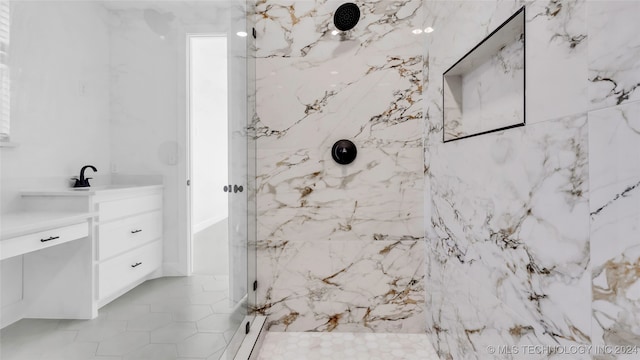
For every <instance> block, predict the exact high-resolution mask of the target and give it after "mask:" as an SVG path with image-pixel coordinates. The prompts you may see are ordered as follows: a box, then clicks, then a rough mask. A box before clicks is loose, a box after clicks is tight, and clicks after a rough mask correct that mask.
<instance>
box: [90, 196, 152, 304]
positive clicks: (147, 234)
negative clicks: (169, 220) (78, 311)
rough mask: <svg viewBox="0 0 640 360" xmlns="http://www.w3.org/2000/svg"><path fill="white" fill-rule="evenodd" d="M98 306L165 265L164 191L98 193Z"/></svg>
mask: <svg viewBox="0 0 640 360" xmlns="http://www.w3.org/2000/svg"><path fill="white" fill-rule="evenodd" d="M93 205H94V206H95V210H96V212H97V213H98V217H97V221H96V222H95V237H96V242H95V244H96V252H95V262H96V266H97V284H98V286H97V297H98V307H100V306H102V305H104V304H106V303H108V302H109V301H111V300H113V299H114V298H116V297H118V296H120V295H122V294H123V293H124V292H126V291H128V290H130V289H131V288H133V287H134V286H137V285H138V284H139V283H141V282H142V281H144V280H146V279H147V276H148V275H150V274H152V273H154V272H155V271H157V270H159V269H160V267H161V265H162V191H161V189H160V188H155V189H154V188H151V189H149V188H146V189H138V191H126V192H122V191H120V192H104V193H98V194H96V196H95V197H94V199H93Z"/></svg>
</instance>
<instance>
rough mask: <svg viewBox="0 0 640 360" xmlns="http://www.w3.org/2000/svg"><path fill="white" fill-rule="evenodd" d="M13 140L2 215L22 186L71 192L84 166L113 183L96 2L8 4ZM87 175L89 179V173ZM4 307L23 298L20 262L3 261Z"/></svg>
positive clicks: (102, 16) (6, 157) (5, 159)
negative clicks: (70, 185) (71, 180)
mask: <svg viewBox="0 0 640 360" xmlns="http://www.w3.org/2000/svg"><path fill="white" fill-rule="evenodd" d="M11 9H12V10H11V17H12V19H11V20H12V21H11V47H10V50H9V51H10V53H9V54H10V58H9V63H10V66H11V101H12V104H11V139H12V141H13V142H16V143H18V144H19V146H18V147H16V148H2V149H1V150H0V152H1V156H2V162H1V163H0V164H1V165H0V169H1V171H0V172H1V175H0V178H1V186H0V188H1V195H0V198H1V208H0V210H1V211H2V213H7V212H11V211H16V210H19V208H20V203H19V200H20V197H19V191H20V190H22V189H25V188H35V187H38V188H46V187H60V186H68V179H69V178H70V177H71V176H74V175H76V176H77V175H78V174H79V172H80V168H81V167H82V166H83V165H86V164H92V165H94V166H96V167H97V169H98V171H99V173H97V174H96V175H93V174H91V175H90V176H93V177H95V178H98V179H96V182H98V183H99V182H100V181H107V180H108V167H109V158H110V155H109V96H108V95H109V94H108V87H109V77H108V73H109V68H108V61H109V57H108V51H109V48H108V37H109V35H108V31H107V24H106V15H107V13H106V11H105V10H104V8H102V7H100V6H98V5H96V4H95V3H92V2H85V3H80V2H74V3H70V2H67V3H41V2H12V3H11ZM87 175H89V173H87ZM1 272H2V284H1V285H0V288H2V296H1V300H0V301H1V302H2V304H0V305H1V306H2V307H3V308H6V307H7V306H9V305H11V304H13V303H16V302H17V301H19V300H20V299H21V294H22V286H21V285H22V284H21V278H22V259H21V258H15V259H10V260H5V261H3V262H2V271H1Z"/></svg>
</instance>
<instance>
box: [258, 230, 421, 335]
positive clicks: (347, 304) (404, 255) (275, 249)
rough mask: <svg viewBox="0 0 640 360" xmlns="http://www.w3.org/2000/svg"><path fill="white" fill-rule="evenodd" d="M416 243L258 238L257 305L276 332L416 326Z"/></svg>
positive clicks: (388, 329)
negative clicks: (262, 285)
mask: <svg viewBox="0 0 640 360" xmlns="http://www.w3.org/2000/svg"><path fill="white" fill-rule="evenodd" d="M301 236H304V235H301ZM421 244H422V243H421V242H419V241H415V240H414V241H375V242H360V241H341V242H334V241H308V242H302V241H286V240H285V241H263V242H261V243H259V244H258V262H259V263H260V264H261V269H262V270H261V272H260V274H258V282H260V283H263V282H264V283H266V284H269V286H268V287H265V288H263V289H261V290H259V294H258V298H259V299H264V300H263V302H262V304H260V305H259V308H258V309H257V311H258V312H259V313H261V314H268V315H270V322H271V325H272V327H271V329H272V330H279V331H300V330H305V331H343V332H344V331H353V332H359V331H367V332H371V331H374V332H405V333H406V332H415V333H417V332H421V331H422V329H423V327H424V320H423V318H422V313H423V306H424V254H423V249H422V246H421Z"/></svg>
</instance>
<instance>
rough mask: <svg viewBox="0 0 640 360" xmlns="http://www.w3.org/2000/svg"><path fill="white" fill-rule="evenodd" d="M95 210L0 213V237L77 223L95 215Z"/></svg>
mask: <svg viewBox="0 0 640 360" xmlns="http://www.w3.org/2000/svg"><path fill="white" fill-rule="evenodd" d="M96 215H97V214H96V213H95V212H58V211H41V212H32V211H25V212H15V213H8V214H2V215H0V224H1V225H2V226H1V228H0V239H2V240H5V239H9V238H13V237H16V236H21V235H25V234H29V233H34V232H38V231H44V230H48V229H53V228H57V227H61V226H67V225H72V224H78V223H81V222H83V221H87V219H89V218H91V217H94V216H96Z"/></svg>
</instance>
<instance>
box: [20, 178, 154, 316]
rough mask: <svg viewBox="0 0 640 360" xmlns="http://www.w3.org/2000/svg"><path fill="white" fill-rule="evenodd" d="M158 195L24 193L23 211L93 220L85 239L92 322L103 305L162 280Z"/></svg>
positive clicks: (114, 190)
mask: <svg viewBox="0 0 640 360" xmlns="http://www.w3.org/2000/svg"><path fill="white" fill-rule="evenodd" d="M162 194H163V187H162V185H144V186H126V185H108V186H102V187H101V186H95V187H93V186H92V187H91V188H83V189H58V190H31V191H23V192H22V201H23V203H24V205H25V207H26V208H28V209H57V210H60V209H64V210H66V211H85V212H90V213H91V214H93V217H92V218H91V221H90V226H89V238H90V239H91V241H90V244H91V252H90V254H91V255H90V261H91V264H92V266H91V274H92V276H91V277H92V285H91V292H92V294H93V295H92V299H93V300H92V309H93V314H94V316H95V315H97V309H98V308H100V307H102V306H103V305H105V304H107V303H109V302H110V301H112V300H114V299H116V298H117V297H119V296H121V295H122V294H124V293H125V292H127V291H129V290H131V289H132V288H134V287H135V286H137V285H139V284H141V283H142V282H144V281H146V280H148V279H152V278H156V277H160V276H162V257H163V250H162V234H163V225H162V217H163V215H162V214H163V210H162V205H163V201H162V196H163V195H162ZM61 238H62V237H61Z"/></svg>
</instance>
